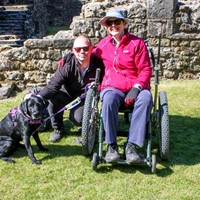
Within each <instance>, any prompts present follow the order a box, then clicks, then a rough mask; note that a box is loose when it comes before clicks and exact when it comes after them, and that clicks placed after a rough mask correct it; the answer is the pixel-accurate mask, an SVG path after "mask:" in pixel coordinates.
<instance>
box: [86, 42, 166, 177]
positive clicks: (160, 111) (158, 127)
mask: <svg viewBox="0 0 200 200" xmlns="http://www.w3.org/2000/svg"><path fill="white" fill-rule="evenodd" d="M149 51H150V55H151V60H152V65H153V70H154V85H155V93H154V102H153V108H152V113H151V116H150V120H149V121H148V122H147V132H146V136H147V137H146V138H147V140H146V141H147V147H146V157H144V158H141V161H140V162H139V163H135V164H133V165H148V166H149V167H151V171H152V173H156V155H155V154H152V150H151V149H152V139H153V138H156V136H158V138H159V140H158V141H159V152H160V158H161V159H162V160H168V158H169V115H168V102H167V94H166V92H165V91H160V92H159V95H158V85H159V77H158V73H159V69H158V67H157V66H156V62H155V57H154V53H153V49H152V48H150V50H149ZM158 52H160V38H159V51H158ZM158 57H159V54H158ZM157 64H159V59H158V62H157ZM99 77H100V69H97V71H96V77H95V82H94V84H93V86H92V87H91V88H89V90H88V91H87V95H86V99H85V104H84V111H83V122H82V150H83V154H84V155H86V156H88V155H91V153H92V152H93V148H94V144H95V138H96V136H97V135H98V144H99V148H98V153H96V152H95V153H94V154H93V158H92V169H93V170H97V165H99V164H101V163H106V161H105V159H104V156H103V142H104V129H103V121H102V115H101V109H99V104H98V103H99V95H100V92H99V90H98V85H99ZM119 112H124V113H130V110H127V109H126V110H124V111H119ZM111 164H116V163H111ZM117 164H127V163H126V160H125V158H123V157H122V156H120V159H119V161H118V162H117Z"/></svg>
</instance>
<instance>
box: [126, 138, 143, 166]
mask: <svg viewBox="0 0 200 200" xmlns="http://www.w3.org/2000/svg"><path fill="white" fill-rule="evenodd" d="M125 153H126V162H127V163H128V164H133V163H138V162H140V156H139V154H138V153H137V150H136V148H135V145H134V144H132V143H130V142H128V143H127V145H126V149H125Z"/></svg>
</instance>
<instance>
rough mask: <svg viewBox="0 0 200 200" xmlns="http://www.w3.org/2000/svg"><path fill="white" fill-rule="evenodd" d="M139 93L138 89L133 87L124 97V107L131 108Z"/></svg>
mask: <svg viewBox="0 0 200 200" xmlns="http://www.w3.org/2000/svg"><path fill="white" fill-rule="evenodd" d="M139 93H140V90H139V89H138V88H135V87H133V88H132V89H131V90H130V91H129V92H128V94H127V95H126V97H125V99H124V102H125V106H126V107H128V106H131V105H133V103H134V101H135V99H136V98H137V96H138V94H139Z"/></svg>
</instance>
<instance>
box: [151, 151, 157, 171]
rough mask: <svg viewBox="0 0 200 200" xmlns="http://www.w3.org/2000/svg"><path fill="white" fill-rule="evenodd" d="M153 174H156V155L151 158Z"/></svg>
mask: <svg viewBox="0 0 200 200" xmlns="http://www.w3.org/2000/svg"><path fill="white" fill-rule="evenodd" d="M151 172H152V173H154V174H155V173H156V155H155V154H152V156H151Z"/></svg>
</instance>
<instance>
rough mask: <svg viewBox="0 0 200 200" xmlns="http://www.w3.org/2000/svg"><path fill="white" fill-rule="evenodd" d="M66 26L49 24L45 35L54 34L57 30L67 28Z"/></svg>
mask: <svg viewBox="0 0 200 200" xmlns="http://www.w3.org/2000/svg"><path fill="white" fill-rule="evenodd" d="M68 29H69V28H68V27H67V26H49V27H48V30H47V35H55V34H56V33H57V32H58V31H61V30H68Z"/></svg>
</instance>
